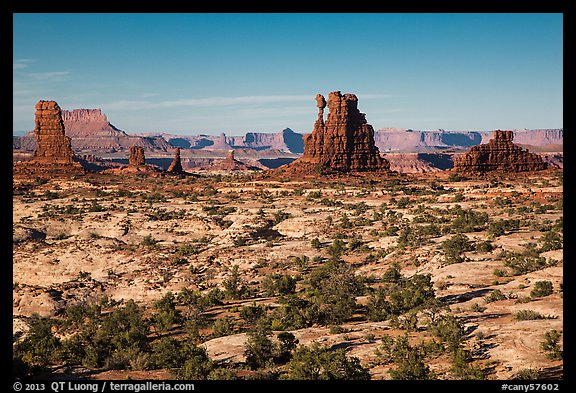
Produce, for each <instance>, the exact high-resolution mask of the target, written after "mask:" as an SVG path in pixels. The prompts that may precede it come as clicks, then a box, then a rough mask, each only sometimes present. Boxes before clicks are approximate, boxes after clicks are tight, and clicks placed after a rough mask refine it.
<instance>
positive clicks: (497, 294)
mask: <svg viewBox="0 0 576 393" xmlns="http://www.w3.org/2000/svg"><path fill="white" fill-rule="evenodd" d="M505 299H507V297H506V295H504V294H503V293H502V291H501V290H499V289H494V290H493V291H492V292H490V295H488V296H486V298H485V299H484V300H485V301H486V303H492V302H496V301H498V300H505Z"/></svg>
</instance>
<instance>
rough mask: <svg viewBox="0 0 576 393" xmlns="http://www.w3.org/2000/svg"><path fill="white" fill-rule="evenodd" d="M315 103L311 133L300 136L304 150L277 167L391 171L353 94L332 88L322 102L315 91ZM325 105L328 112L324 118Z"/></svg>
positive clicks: (328, 170) (301, 169)
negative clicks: (282, 165) (341, 92)
mask: <svg viewBox="0 0 576 393" xmlns="http://www.w3.org/2000/svg"><path fill="white" fill-rule="evenodd" d="M316 106H317V107H318V118H317V120H316V122H315V123H314V130H313V131H312V133H311V134H307V135H305V136H304V154H303V155H302V157H300V158H299V159H297V160H296V161H294V162H293V163H291V164H289V165H288V166H287V167H281V169H283V170H288V171H296V172H299V171H304V172H309V171H310V170H320V171H323V172H344V173H347V172H368V171H378V172H383V173H388V174H391V173H392V172H391V171H390V163H389V162H388V161H387V160H386V159H385V158H384V157H382V156H381V155H380V151H379V150H378V148H377V147H376V145H375V144H374V129H373V128H372V126H371V125H370V124H368V123H367V121H366V117H365V116H366V115H365V114H364V113H360V111H359V110H358V98H357V97H356V95H354V94H344V95H342V94H340V92H339V91H333V92H331V93H330V94H329V95H328V101H327V102H326V100H325V98H324V96H323V95H322V94H318V95H316ZM326 106H328V111H329V113H328V117H327V119H326V121H324V108H325V107H326Z"/></svg>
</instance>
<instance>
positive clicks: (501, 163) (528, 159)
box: [454, 130, 548, 173]
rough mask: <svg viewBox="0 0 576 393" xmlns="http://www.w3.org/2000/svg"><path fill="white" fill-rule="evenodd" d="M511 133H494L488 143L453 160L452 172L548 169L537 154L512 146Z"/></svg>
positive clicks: (499, 131) (498, 131) (503, 171)
mask: <svg viewBox="0 0 576 393" xmlns="http://www.w3.org/2000/svg"><path fill="white" fill-rule="evenodd" d="M513 139H514V133H513V132H512V131H502V130H496V131H494V137H493V139H491V140H490V141H489V142H488V143H486V144H482V145H479V146H473V147H471V148H470V150H468V152H467V153H465V154H464V155H462V156H461V157H456V158H455V159H454V170H455V171H457V172H465V173H485V172H494V171H497V172H502V173H508V172H527V171H540V170H544V169H547V168H548V164H547V163H546V162H544V161H543V160H542V157H540V156H539V155H538V154H535V153H530V152H528V151H526V150H523V149H522V148H521V147H520V146H518V145H516V144H514V143H513V142H512V140H513Z"/></svg>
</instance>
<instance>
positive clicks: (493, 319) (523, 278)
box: [13, 170, 563, 379]
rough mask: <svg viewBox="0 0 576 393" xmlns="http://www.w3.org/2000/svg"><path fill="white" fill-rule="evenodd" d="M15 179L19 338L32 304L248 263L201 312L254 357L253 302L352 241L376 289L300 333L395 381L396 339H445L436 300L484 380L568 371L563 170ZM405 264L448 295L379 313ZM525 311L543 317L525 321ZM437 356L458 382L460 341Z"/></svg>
mask: <svg viewBox="0 0 576 393" xmlns="http://www.w3.org/2000/svg"><path fill="white" fill-rule="evenodd" d="M13 187H14V197H13V240H14V243H13V314H14V331H13V333H14V336H15V337H16V338H18V339H19V340H22V339H23V337H25V336H26V331H27V330H28V325H29V321H30V316H32V315H33V314H34V313H37V314H39V315H41V316H44V317H50V318H59V317H60V316H62V315H63V313H65V312H66V309H67V308H68V307H70V306H71V305H74V304H78V303H83V304H95V303H97V302H99V301H100V300H101V299H102V298H103V297H104V296H106V297H108V298H109V299H112V300H113V301H116V302H120V304H125V303H126V302H127V301H128V300H129V299H133V300H134V301H135V302H136V303H137V304H139V305H141V306H142V307H143V308H144V309H146V310H149V309H151V306H152V305H153V304H154V302H155V301H157V300H159V299H161V298H162V297H164V296H165V295H166V294H167V293H168V292H172V293H174V294H177V293H180V292H182V290H183V289H189V290H192V291H197V292H198V293H201V294H207V293H209V292H210V291H213V290H214V289H221V290H222V292H223V293H225V294H226V293H227V292H226V287H225V285H224V284H225V283H226V281H227V280H229V278H230V276H231V274H232V272H233V267H234V266H237V269H238V272H239V273H240V278H241V282H242V285H243V286H244V288H246V291H245V293H243V294H242V295H240V296H228V295H225V296H224V297H223V299H222V300H221V303H220V304H217V305H210V306H208V307H207V308H206V309H204V310H202V313H203V315H204V316H206V318H208V320H209V321H210V323H213V322H214V321H216V320H218V319H223V318H224V317H228V318H230V319H231V320H232V321H234V327H233V328H232V329H231V330H230V331H229V332H228V334H226V335H222V336H220V337H217V335H215V334H213V328H211V327H210V326H212V325H210V324H208V325H206V326H205V327H204V328H202V329H201V331H200V342H199V345H200V346H203V347H204V348H206V350H207V353H208V355H209V357H210V359H212V360H213V361H215V362H220V363H221V364H225V365H227V366H228V367H230V368H233V369H235V370H244V368H245V367H244V366H243V364H244V363H243V362H245V361H246V357H245V348H246V341H247V337H248V333H249V332H250V330H251V327H252V325H251V323H250V321H248V320H246V317H245V315H244V316H242V315H243V314H242V312H241V311H242V309H243V308H245V307H247V306H251V305H254V304H256V305H265V306H266V307H267V313H268V314H271V312H272V310H274V309H275V308H277V307H279V305H280V302H281V299H279V297H278V295H274V294H272V295H271V294H269V293H267V292H266V291H265V287H264V281H265V279H266V277H267V276H271V275H272V274H274V273H281V274H283V275H289V276H292V277H295V278H296V288H295V291H296V294H301V296H302V297H305V296H308V295H306V288H307V285H308V284H307V279H308V277H309V273H310V272H311V271H314V269H315V268H316V267H318V266H321V265H322V264H325V263H326V261H327V260H328V259H330V257H331V256H332V253H333V247H334V244H335V243H336V241H337V240H341V244H340V247H341V254H340V259H341V260H343V261H344V262H345V263H346V264H347V265H348V266H350V267H351V268H352V269H353V271H354V274H355V275H356V276H357V277H359V278H363V279H364V282H365V286H366V289H365V290H364V291H363V292H362V293H358V294H356V304H357V308H356V310H355V311H354V312H353V314H352V315H351V316H350V317H348V318H346V320H344V321H342V322H341V323H338V324H337V327H335V326H333V325H330V324H322V323H313V324H311V325H310V326H305V327H302V328H298V329H284V330H286V331H289V332H291V333H292V334H294V336H295V337H296V338H297V339H298V340H299V343H300V344H301V345H302V344H304V345H311V344H312V343H313V342H318V343H320V344H321V345H324V346H327V347H329V348H332V349H337V348H340V349H344V350H345V351H346V354H347V356H350V357H357V358H358V359H359V361H360V363H361V364H362V365H363V366H364V367H366V368H367V369H369V372H370V376H371V378H372V379H391V378H392V376H391V374H390V370H391V369H393V368H394V367H395V366H396V364H395V363H394V362H390V361H384V360H382V357H381V356H378V352H379V351H377V348H380V347H381V343H382V338H383V337H385V336H386V335H389V336H392V337H397V336H401V335H404V334H406V335H407V336H408V338H409V340H410V342H411V343H412V344H413V345H416V344H417V343H418V342H431V340H433V339H434V335H433V334H432V330H431V329H430V328H429V325H430V321H429V319H430V317H429V314H430V312H437V313H439V314H442V313H448V314H451V315H453V316H455V317H456V318H457V320H458V321H460V323H461V324H462V326H463V328H464V332H465V338H464V342H463V345H464V347H465V348H466V349H467V350H469V351H470V354H471V359H470V360H469V363H470V365H473V366H474V367H477V368H479V369H481V370H482V371H483V375H484V376H485V377H486V378H488V379H511V378H514V377H517V376H518V373H519V372H527V371H526V370H532V371H535V372H537V373H539V375H540V376H548V377H552V378H560V377H562V372H563V366H562V364H563V363H562V360H553V359H550V358H549V357H547V355H546V353H545V351H543V349H542V348H541V343H542V341H543V340H544V334H545V333H546V332H549V331H552V330H557V331H561V330H562V326H563V312H562V310H563V291H562V283H563V248H562V218H563V204H562V201H563V191H562V190H563V188H562V187H563V186H562V172H561V171H557V170H550V171H544V172H539V173H534V174H527V175H518V176H515V177H511V178H503V177H491V178H482V179H473V178H464V179H463V178H458V177H457V176H453V175H450V174H449V173H448V172H433V173H427V174H420V175H400V176H397V177H395V178H390V179H365V178H362V177H349V178H322V179H316V180H314V179H302V178H300V179H298V178H289V177H282V178H278V177H274V176H269V175H260V174H257V173H253V174H246V173H244V174H238V175H234V176H231V175H230V176H222V175H203V176H202V177H169V176H165V177H154V178H151V177H147V176H146V175H145V174H126V175H125V176H119V175H112V174H110V175H106V174H87V175H84V176H75V178H73V179H71V178H66V177H61V178H51V179H42V178H18V177H15V178H14V185H13ZM459 211H460V212H461V211H464V212H468V213H459ZM484 216H485V218H484V219H482V217H484ZM459 218H460V219H459ZM458 219H459V220H458ZM475 220H476V221H475ZM499 224H501V225H500V226H499ZM459 233H460V234H463V236H465V237H466V238H467V239H468V244H467V245H466V247H464V249H463V250H462V251H461V252H457V253H456V254H457V255H456V256H455V257H454V258H453V259H450V257H449V255H448V254H449V253H450V251H449V250H448V251H447V248H450V247H449V246H448V244H449V242H448V241H449V240H451V239H452V238H453V237H454V236H456V235H457V234H459ZM558 238H559V239H560V241H558ZM454 248H457V247H456V246H454ZM530 250H532V253H531V254H530ZM513 253H515V254H513ZM514 255H515V256H516V259H514ZM538 258H540V259H538ZM518 260H522V263H521V266H520V267H518V265H517V264H516V265H515V264H514V263H515V262H514V261H518ZM394 266H396V267H397V268H398V270H399V271H400V273H401V274H402V275H403V276H405V277H411V276H413V275H415V274H429V275H430V277H431V282H432V284H433V288H434V295H435V298H436V299H438V300H439V302H441V306H442V307H444V308H442V307H440V308H437V309H435V310H433V311H430V310H429V309H425V308H420V309H416V310H412V311H411V312H410V313H403V314H401V315H399V316H398V317H397V318H388V319H386V320H374V318H372V320H371V318H369V317H368V314H367V312H366V307H367V305H368V304H369V302H370V297H371V296H373V294H374V289H375V288H376V287H378V286H379V285H383V283H384V282H385V281H383V280H385V277H386V274H387V272H388V271H389V270H390V268H391V267H394ZM539 281H550V282H551V283H552V293H551V294H546V295H543V296H536V295H533V294H532V295H531V293H534V292H533V290H534V289H535V287H536V283H537V282H539ZM178 307H179V308H181V309H182V310H184V308H183V306H182V305H179V306H178ZM264 309H266V308H264ZM522 310H529V311H532V312H533V313H532V314H533V316H532V317H531V318H520V317H519V316H518V315H519V314H517V312H519V311H522ZM412 314H414V315H415V318H416V322H415V324H414V325H413V326H412V327H410V324H409V323H408V322H407V321H408V317H407V316H411V315H412ZM534 315H537V316H534ZM183 326H184V325H183V324H178V323H175V324H174V325H173V326H170V327H169V329H168V330H167V332H166V333H165V334H166V335H167V336H171V337H185V336H186V334H187V333H186V330H185V329H184V327H183ZM273 327H274V325H273ZM154 337H156V336H154V335H153V334H152V333H151V340H155V338H154ZM61 339H65V337H64V336H62V337H61ZM560 343H561V341H560ZM426 359H427V363H428V365H429V367H430V370H432V371H433V372H434V373H435V374H436V376H437V377H438V378H440V379H459V377H458V375H456V374H455V373H454V372H453V371H452V370H453V369H452V368H453V364H452V360H451V358H450V356H449V355H448V354H446V353H439V354H437V355H435V356H431V355H428V357H427V358H426ZM49 366H50V367H57V366H58V365H57V364H52V365H49ZM243 367H244V368H243ZM279 369H280V370H282V366H279ZM85 371H86V370H84V371H83V372H85ZM242 372H243V371H239V374H238V375H242ZM110 373H113V374H110ZM80 374H81V373H80V372H79V374H78V375H80ZM89 374H90V377H91V378H104V379H105V378H108V377H110V375H113V376H114V378H115V379H120V378H123V377H126V376H130V375H131V377H132V378H165V377H166V375H171V374H170V372H169V371H168V370H146V367H142V370H137V369H132V370H128V369H126V370H116V371H110V370H109V369H106V368H105V367H95V368H93V369H91V371H90V373H89Z"/></svg>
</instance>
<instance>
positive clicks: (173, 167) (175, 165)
mask: <svg viewBox="0 0 576 393" xmlns="http://www.w3.org/2000/svg"><path fill="white" fill-rule="evenodd" d="M166 172H168V173H175V174H178V173H183V172H184V169H183V168H182V162H181V161H180V148H179V147H177V148H176V153H175V154H174V160H173V161H172V163H171V164H170V166H169V167H168V170H167V171H166Z"/></svg>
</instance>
